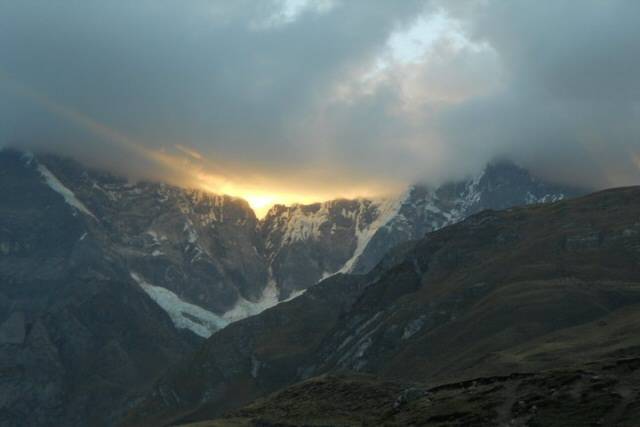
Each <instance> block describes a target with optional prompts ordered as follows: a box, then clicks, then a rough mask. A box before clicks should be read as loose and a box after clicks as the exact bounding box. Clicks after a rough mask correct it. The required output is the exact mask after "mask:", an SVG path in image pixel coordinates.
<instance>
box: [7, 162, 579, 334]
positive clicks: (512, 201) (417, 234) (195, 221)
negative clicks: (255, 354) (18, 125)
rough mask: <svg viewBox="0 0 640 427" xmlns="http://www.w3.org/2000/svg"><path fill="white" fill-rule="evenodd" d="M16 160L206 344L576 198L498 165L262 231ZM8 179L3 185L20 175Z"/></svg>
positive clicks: (205, 199) (224, 199) (180, 196)
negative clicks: (520, 208)
mask: <svg viewBox="0 0 640 427" xmlns="http://www.w3.org/2000/svg"><path fill="white" fill-rule="evenodd" d="M7 156H8V155H7V154H4V157H7ZM16 156H18V157H20V160H15V159H14V163H15V167H14V169H12V170H13V171H14V172H15V171H18V169H20V168H26V169H31V170H32V172H33V171H35V172H34V173H35V176H36V178H37V179H39V180H40V186H41V187H42V189H41V191H46V192H48V193H51V197H58V198H60V197H62V200H64V201H65V202H66V205H67V207H68V209H69V211H70V212H71V213H72V214H73V215H74V217H76V218H83V219H84V220H85V221H87V222H89V223H91V225H92V226H91V227H90V229H87V230H85V231H86V233H85V234H83V235H82V241H86V243H87V244H88V243H92V244H94V245H97V246H100V247H102V248H108V250H110V251H112V252H114V253H117V254H118V256H119V257H120V259H122V260H123V265H122V266H121V267H122V268H123V270H126V271H127V272H128V274H129V276H130V277H129V279H130V280H133V281H134V282H135V283H137V284H138V285H139V287H141V289H143V290H144V291H145V292H146V293H147V294H148V295H149V296H150V297H151V298H152V299H153V300H154V301H155V302H156V303H157V304H159V305H160V306H161V307H162V308H163V309H164V310H165V311H167V313H168V314H169V315H170V317H171V319H172V320H173V321H174V323H175V324H176V326H178V327H180V328H182V329H187V330H189V331H191V332H193V333H195V334H196V335H200V336H203V337H206V336H209V335H210V334H211V333H212V332H213V331H215V330H218V329H219V328H221V327H223V326H225V325H226V324H228V323H229V322H231V321H235V320H237V319H240V318H243V317H246V316H248V315H252V314H255V313H257V312H259V311H261V310H262V309H264V308H265V307H270V306H272V305H274V304H276V303H278V301H281V300H284V299H287V298H289V297H291V296H294V295H296V294H299V293H300V292H301V291H303V290H305V289H307V288H309V287H310V286H312V285H314V284H315V283H317V282H318V281H320V280H321V279H323V278H326V277H328V276H330V275H332V274H336V273H338V272H342V273H344V272H354V273H366V272H368V271H370V270H371V269H372V268H373V267H374V266H375V265H376V264H377V263H378V262H379V261H380V260H381V259H382V257H383V256H384V255H385V254H386V253H387V252H388V251H389V250H391V249H392V248H393V247H395V246H396V245H398V244H401V243H403V242H407V241H410V240H414V239H419V238H421V237H422V236H424V235H425V234H426V233H428V232H430V231H434V230H437V229H439V228H441V227H443V226H445V225H448V224H451V223H455V222H457V221H460V220H461V219H463V218H465V217H466V216H468V215H470V214H472V213H475V212H478V211H480V210H482V209H491V208H492V209H499V208H504V207H509V206H515V205H522V204H529V203H539V202H545V201H555V200H559V199H562V198H564V197H570V196H573V195H575V194H577V191H575V190H572V189H569V188H562V187H558V186H553V185H549V184H546V183H542V182H539V181H537V180H536V179H534V178H533V177H531V176H530V175H529V173H528V172H526V171H525V170H523V169H521V168H518V167H516V166H514V165H512V164H508V163H496V164H492V165H490V166H488V167H487V169H486V170H485V171H484V172H483V173H482V174H481V175H479V176H477V177H475V178H473V179H470V180H467V181H463V182H459V183H450V184H446V185H444V186H441V187H439V188H436V189H431V188H429V187H426V186H412V187H410V188H409V189H408V190H407V191H406V192H405V193H404V194H402V195H400V196H398V197H395V198H389V199H384V200H368V199H355V200H333V201H328V202H324V203H316V204H312V205H294V206H288V207H287V206H274V207H273V208H272V209H271V210H270V211H269V212H268V214H267V216H266V217H265V218H264V219H263V220H262V221H258V220H257V219H256V217H255V215H254V213H253V211H252V210H251V208H250V207H249V205H248V204H247V203H246V202H245V201H243V200H241V199H237V198H233V197H229V196H218V195H213V194H209V193H205V192H202V191H197V190H185V189H181V188H177V187H172V186H169V185H165V184H162V183H149V182H139V183H129V182H128V181H126V180H125V179H123V178H121V177H117V176H113V175H111V174H108V173H104V172H99V171H94V170H90V169H87V168H85V167H83V166H81V165H80V164H78V163H77V162H74V161H72V160H68V159H61V158H58V157H55V156H46V155H42V156H38V157H37V158H33V157H28V156H27V157H25V156H23V155H19V154H18V153H14V157H16ZM36 172H37V173H36ZM9 173H10V171H9V170H7V171H6V174H7V175H6V180H7V181H8V180H11V179H16V180H17V179H20V178H19V173H22V172H21V171H19V173H18V175H15V176H13V177H12V176H10V175H9ZM49 225H51V224H49ZM43 226H46V224H45V225H43ZM4 244H5V245H6V244H8V243H6V242H5V243H4ZM18 244H22V243H18ZM184 313H187V314H184Z"/></svg>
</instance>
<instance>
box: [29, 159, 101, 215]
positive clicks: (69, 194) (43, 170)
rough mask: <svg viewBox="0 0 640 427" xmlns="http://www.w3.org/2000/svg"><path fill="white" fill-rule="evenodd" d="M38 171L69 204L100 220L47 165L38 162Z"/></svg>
mask: <svg viewBox="0 0 640 427" xmlns="http://www.w3.org/2000/svg"><path fill="white" fill-rule="evenodd" d="M38 171H39V172H40V174H41V175H42V177H43V178H44V179H45V181H46V183H47V185H48V186H49V187H50V188H51V189H52V190H53V191H55V192H56V193H58V194H60V195H61V196H62V197H63V198H64V201H65V202H67V204H68V205H70V206H71V207H73V208H74V209H77V210H79V211H80V212H82V213H84V214H86V215H88V216H90V217H92V218H93V219H95V220H96V221H97V220H98V218H96V216H95V215H94V214H93V213H91V211H90V210H89V209H87V207H86V206H85V205H84V203H82V202H81V201H80V200H78V198H77V197H76V195H75V194H74V193H73V191H71V190H69V189H68V188H67V187H65V185H64V184H63V183H62V182H60V180H59V179H58V178H56V176H55V175H54V174H52V173H51V171H50V170H49V169H48V168H47V167H46V166H44V165H43V164H38Z"/></svg>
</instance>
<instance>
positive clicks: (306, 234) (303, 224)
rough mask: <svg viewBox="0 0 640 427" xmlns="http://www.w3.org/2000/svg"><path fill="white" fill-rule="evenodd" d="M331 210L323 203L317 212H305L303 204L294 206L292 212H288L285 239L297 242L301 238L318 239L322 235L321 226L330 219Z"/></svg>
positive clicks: (285, 240)
mask: <svg viewBox="0 0 640 427" xmlns="http://www.w3.org/2000/svg"><path fill="white" fill-rule="evenodd" d="M328 214H329V211H328V209H327V205H326V204H325V203H323V204H322V205H321V207H320V209H319V210H318V211H317V212H315V213H305V212H304V211H303V206H302V205H296V206H294V210H293V211H292V212H287V213H286V215H287V216H288V222H287V228H286V229H285V230H284V236H283V241H284V242H295V241H300V240H308V239H317V238H318V237H320V226H321V225H322V224H324V223H325V222H326V221H327V219H328Z"/></svg>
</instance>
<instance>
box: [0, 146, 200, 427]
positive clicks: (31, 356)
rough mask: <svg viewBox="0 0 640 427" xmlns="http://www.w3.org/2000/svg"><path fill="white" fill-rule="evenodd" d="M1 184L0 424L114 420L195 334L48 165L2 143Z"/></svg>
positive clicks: (188, 346)
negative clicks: (182, 326) (171, 313)
mask: <svg viewBox="0 0 640 427" xmlns="http://www.w3.org/2000/svg"><path fill="white" fill-rule="evenodd" d="M0 194H1V195H2V196H1V197H0V366H1V372H2V375H1V376H0V408H1V409H0V424H1V425H3V426H59V425H70V426H76V425H77V426H81V425H87V423H89V424H94V425H107V424H109V422H110V421H111V420H112V418H113V417H114V416H116V414H115V413H114V408H115V407H121V405H122V404H123V402H124V401H126V397H125V396H126V395H127V394H128V393H129V392H130V391H132V390H135V389H136V388H137V387H139V386H140V385H142V384H145V383H148V382H149V381H152V380H153V379H154V378H155V377H156V376H157V375H158V374H159V373H160V372H161V371H162V370H163V369H164V368H165V367H166V366H167V365H168V364H171V363H174V362H176V361H177V360H178V359H179V358H180V357H182V356H184V355H185V354H187V353H188V352H189V351H191V350H192V349H193V348H194V346H195V342H194V341H193V339H192V338H191V337H190V336H187V335H184V334H183V333H181V332H180V331H179V330H177V329H176V328H175V327H174V325H173V324H172V322H171V320H170V319H169V317H168V316H167V315H166V313H165V312H164V311H163V310H162V309H161V308H160V307H159V306H158V305H157V304H156V303H155V302H154V301H152V300H151V299H149V297H148V296H147V294H146V293H145V292H144V291H143V290H142V289H141V288H140V287H139V286H137V285H134V284H133V283H132V280H131V278H130V276H129V271H128V269H127V268H126V266H127V260H126V259H125V258H124V257H123V256H122V254H121V253H120V252H119V251H118V250H116V249H117V248H116V247H115V246H114V245H107V244H104V243H105V242H106V241H109V240H110V235H109V233H107V232H105V231H104V230H103V229H102V228H101V225H100V223H99V219H98V217H97V213H95V212H92V211H91V210H90V206H88V205H85V204H84V203H82V202H81V201H80V200H79V199H78V198H76V197H75V196H74V194H73V193H72V192H70V191H69V189H68V188H67V187H64V186H63V185H62V183H61V182H60V181H58V180H57V179H56V178H55V176H54V175H53V174H52V173H51V172H50V171H49V170H48V169H46V168H44V167H43V165H41V164H39V163H37V162H36V161H35V160H34V159H31V158H25V157H24V156H23V155H21V154H20V153H11V152H4V153H2V155H0Z"/></svg>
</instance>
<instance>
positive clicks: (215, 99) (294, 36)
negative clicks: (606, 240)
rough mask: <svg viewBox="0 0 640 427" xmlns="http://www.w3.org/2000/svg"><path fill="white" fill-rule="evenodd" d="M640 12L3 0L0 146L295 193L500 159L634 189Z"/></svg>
mask: <svg viewBox="0 0 640 427" xmlns="http://www.w3.org/2000/svg"><path fill="white" fill-rule="evenodd" d="M639 9H640V6H639V5H637V4H636V3H635V2H629V1H624V0H617V1H609V2H600V1H596V0H588V1H585V2H581V3H580V4H579V5H577V4H576V3H575V2H572V1H568V0H561V1H558V2H553V4H551V5H550V4H541V3H540V2H524V1H515V2H499V1H473V0H469V1H455V2H449V1H447V2H444V1H437V0H434V1H427V0H424V1H403V2H401V3H397V2H395V3H392V2H385V1H373V2H372V1H349V2H340V1H331V2H320V3H314V2H292V1H269V2H251V1H246V2H232V3H231V2H217V1H214V2H211V1H204V0H202V1H199V0H196V1H193V2H189V3H187V4H185V3H184V2H178V1H166V2H149V1H142V2H136V3H135V4H130V3H125V2H119V1H116V2H107V3H104V2H96V1H88V2H82V3H77V2H63V3H61V4H55V5H54V4H43V3H42V2H35V1H29V0H27V1H21V2H3V3H2V4H1V5H0V51H1V52H3V55H2V58H1V59H0V93H2V99H3V102H2V103H0V129H1V130H0V145H14V146H18V147H21V148H29V149H34V150H46V151H51V152H55V153H59V154H64V155H71V156H73V157H76V158H79V159H81V160H83V161H85V162H88V163H90V164H92V165H95V166H99V167H105V168H108V169H110V170H114V171H116V172H118V173H124V174H126V175H128V176H131V177H133V178H152V179H165V180H169V181H171V182H174V183H178V184H185V183H187V184H189V185H194V184H196V185H200V186H208V187H209V188H210V189H211V190H212V191H216V192H227V193H236V194H240V193H241V194H245V195H246V194H249V193H251V194H253V195H255V197H266V196H267V195H266V194H263V193H261V192H260V191H263V192H268V193H270V194H274V193H277V194H279V196H278V197H277V199H278V200H280V199H287V200H299V201H302V202H305V201H310V200H321V199H327V198H331V197H337V196H354V195H365V196H367V195H377V194H387V193H390V192H395V191H397V190H398V189H399V188H402V187H403V186H405V185H406V184H408V183H411V182H415V181H421V182H429V183H431V184H433V185H438V184H439V183H442V182H444V181H447V180H450V179H457V178H462V177H464V176H468V175H472V174H475V173H477V172H479V171H480V170H481V169H482V168H483V167H484V165H485V164H486V163H487V162H489V161H491V160H492V159H495V158H508V159H511V160H514V161H516V162H517V163H519V164H521V165H523V166H524V167H526V168H528V169H530V170H532V172H534V173H535V174H536V175H539V176H542V177H544V178H547V179H550V180H554V181H560V182H563V183H569V184H576V185H582V186H594V187H608V186H615V185H624V184H633V183H637V182H638V181H639V172H638V171H639V164H640V125H639V123H640V120H639V119H640V108H639V105H640V85H639V83H638V79H637V75H639V74H640V51H639V49H640V48H639V45H638V43H637V42H636V41H637V40H638V39H639V38H640V29H639V28H640V26H638V25H637V22H636V21H637V20H636V19H635V17H636V16H638V13H639V12H640V10H639ZM71 12H72V13H71ZM265 189H267V190H265ZM285 196H286V197H285Z"/></svg>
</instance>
